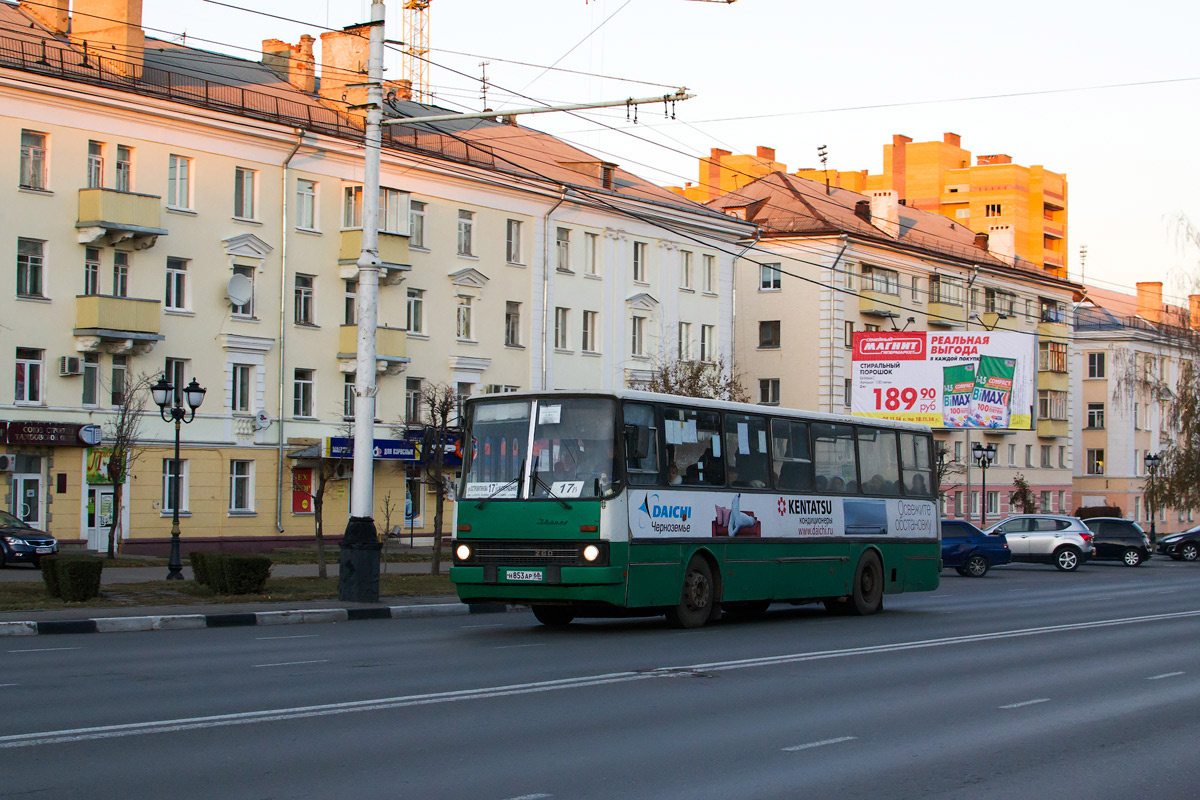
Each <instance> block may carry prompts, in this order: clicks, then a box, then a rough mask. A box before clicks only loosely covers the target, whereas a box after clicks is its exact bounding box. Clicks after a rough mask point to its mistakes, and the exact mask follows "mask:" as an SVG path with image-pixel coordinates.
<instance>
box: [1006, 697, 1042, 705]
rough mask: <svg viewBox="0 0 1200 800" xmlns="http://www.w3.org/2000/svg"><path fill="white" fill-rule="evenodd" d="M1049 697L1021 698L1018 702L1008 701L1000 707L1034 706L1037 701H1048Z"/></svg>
mask: <svg viewBox="0 0 1200 800" xmlns="http://www.w3.org/2000/svg"><path fill="white" fill-rule="evenodd" d="M1049 702H1050V698H1049V697H1039V698H1038V699H1037V700H1022V701H1021V702H1020V703H1009V704H1008V705H1006V706H1000V708H1024V707H1025V706H1036V705H1037V704H1038V703H1049Z"/></svg>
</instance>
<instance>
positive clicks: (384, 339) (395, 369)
mask: <svg viewBox="0 0 1200 800" xmlns="http://www.w3.org/2000/svg"><path fill="white" fill-rule="evenodd" d="M337 357H338V361H339V362H340V369H341V371H342V372H353V371H354V369H355V367H356V366H357V361H356V359H357V357H358V327H357V326H355V325H343V326H342V327H341V330H340V331H339V332H338V354H337ZM407 365H408V331H406V330H404V329H403V328H388V327H385V326H383V325H380V326H379V327H378V328H376V329H375V370H376V371H377V372H381V373H387V374H388V375H397V374H399V373H400V372H403V371H404V368H405V367H406V366H407Z"/></svg>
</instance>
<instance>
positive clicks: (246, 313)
mask: <svg viewBox="0 0 1200 800" xmlns="http://www.w3.org/2000/svg"><path fill="white" fill-rule="evenodd" d="M233 274H234V275H241V276H242V277H244V278H245V279H246V280H248V281H250V299H248V300H247V301H246V302H245V303H242V304H241V305H240V306H239V305H233V306H232V310H233V313H234V315H235V316H240V317H253V316H254V267H243V266H241V265H240V264H235V265H234V267H233Z"/></svg>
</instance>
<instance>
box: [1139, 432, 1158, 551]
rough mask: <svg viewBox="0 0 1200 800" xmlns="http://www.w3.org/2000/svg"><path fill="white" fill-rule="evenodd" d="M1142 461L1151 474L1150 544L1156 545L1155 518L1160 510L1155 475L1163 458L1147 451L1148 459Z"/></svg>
mask: <svg viewBox="0 0 1200 800" xmlns="http://www.w3.org/2000/svg"><path fill="white" fill-rule="evenodd" d="M1142 460H1143V461H1145V462H1146V470H1147V471H1148V472H1149V473H1150V497H1149V498H1148V499H1149V500H1150V502H1149V503H1148V505H1149V506H1150V543H1151V544H1156V543H1157V542H1158V533H1157V531H1155V530H1154V517H1155V515H1156V512H1157V511H1158V509H1157V508H1155V507H1154V505H1155V496H1154V473H1155V472H1157V471H1158V465H1159V464H1161V463H1162V456H1161V455H1159V454H1158V453H1151V452H1149V451H1147V453H1146V457H1145V458H1144V459H1142Z"/></svg>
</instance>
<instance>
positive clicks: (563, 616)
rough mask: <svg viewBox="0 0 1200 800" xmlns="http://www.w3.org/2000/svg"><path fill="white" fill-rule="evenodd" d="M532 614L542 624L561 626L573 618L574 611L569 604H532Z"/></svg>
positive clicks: (568, 623) (569, 622) (554, 626)
mask: <svg viewBox="0 0 1200 800" xmlns="http://www.w3.org/2000/svg"><path fill="white" fill-rule="evenodd" d="M533 616H534V618H535V619H537V621H538V622H540V623H542V624H543V625H549V626H550V627H552V628H561V627H564V626H566V625H570V624H571V621H572V620H574V619H575V612H574V611H573V610H571V607H570V606H534V607H533Z"/></svg>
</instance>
